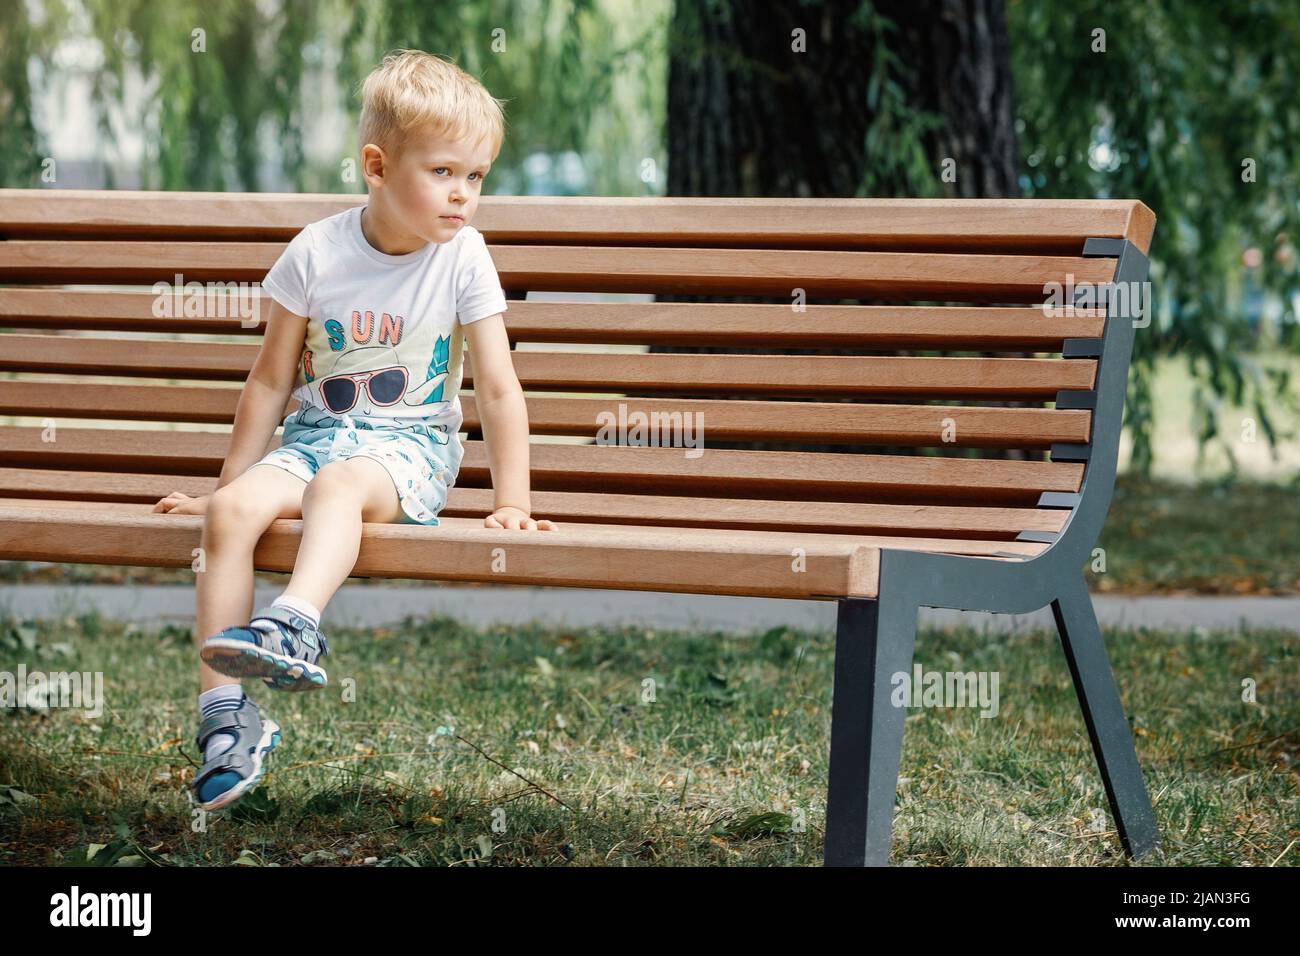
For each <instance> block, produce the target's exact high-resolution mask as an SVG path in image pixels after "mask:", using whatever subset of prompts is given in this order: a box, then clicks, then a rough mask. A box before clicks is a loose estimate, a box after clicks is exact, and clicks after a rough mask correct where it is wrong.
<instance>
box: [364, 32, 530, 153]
mask: <svg viewBox="0 0 1300 956" xmlns="http://www.w3.org/2000/svg"><path fill="white" fill-rule="evenodd" d="M505 102H506V101H505V100H498V99H497V98H496V97H494V96H492V94H491V93H489V92H488V91H487V89H486V88H485V87H484V86H483V84H482V83H480V82H479V81H478V80H477V79H475V78H474V77H472V76H470V75H469V74H468V73H466V72H465V71H464V70H462V69H461V68H460V67H459V66H457V65H456V64H455V63H452V62H451V61H450V60H445V59H443V58H441V57H437V56H434V55H433V54H431V53H425V52H423V51H421V50H396V51H394V52H392V53H389V54H388V55H387V56H385V57H384V59H383V62H382V63H380V64H379V66H377V67H375V68H374V70H372V71H371V72H370V75H369V76H367V77H366V79H365V82H364V83H362V85H361V123H360V130H359V133H360V138H361V143H360V145H361V146H365V145H366V144H367V143H374V144H375V145H376V146H378V147H379V148H380V149H382V150H384V151H385V152H386V153H389V154H390V155H391V156H396V155H397V154H398V153H399V152H400V151H401V147H402V143H403V141H404V140H405V138H406V134H407V133H408V132H410V131H411V130H412V129H414V128H416V127H420V126H428V127H431V128H432V129H433V130H434V131H435V132H436V133H439V134H445V135H448V136H450V137H451V138H452V139H456V140H469V141H470V142H473V143H476V144H477V143H479V142H481V141H484V140H486V141H487V143H488V144H489V145H490V146H491V149H492V160H493V161H495V160H496V158H497V154H498V153H500V151H501V142H502V140H503V139H504V138H505V116H504V114H503V113H502V111H501V107H502V105H503V104H504V103H505Z"/></svg>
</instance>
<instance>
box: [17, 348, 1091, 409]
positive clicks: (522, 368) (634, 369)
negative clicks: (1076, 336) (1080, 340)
mask: <svg viewBox="0 0 1300 956" xmlns="http://www.w3.org/2000/svg"><path fill="white" fill-rule="evenodd" d="M0 344H3V353H2V354H0V370H3V371H11V372H63V373H86V374H96V373H98V374H105V373H111V374H113V375H119V376H120V375H146V376H151V377H155V378H178V379H226V380H232V381H244V380H246V379H247V377H248V372H249V370H251V369H252V366H253V362H254V360H255V359H256V357H257V351H258V349H259V348H260V346H259V345H244V344H242V343H224V342H185V341H153V340H145V339H130V340H114V339H104V338H79V337H73V336H58V335H21V334H9V335H4V336H0ZM514 367H515V372H516V374H517V375H518V378H519V381H520V383H521V384H522V385H523V386H524V387H525V388H530V389H561V390H577V391H589V392H595V391H607V390H611V389H617V390H618V391H620V392H622V391H626V392H638V391H639V392H648V393H655V392H663V391H690V392H699V393H710V392H722V393H734V392H740V393H744V394H753V395H790V396H796V395H813V396H828V395H834V396H844V397H864V398H865V397H870V396H892V397H905V396H918V397H925V398H988V399H1003V398H1006V399H1032V398H1040V399H1053V398H1055V396H1056V392H1057V391H1059V390H1061V389H1088V388H1091V387H1092V384H1093V381H1094V379H1095V377H1096V369H1097V363H1096V361H1095V360H1093V359H1038V358H971V357H961V358H933V357H916V356H857V355H725V354H723V355H718V354H712V355H691V354H601V353H593V352H516V353H515V354H514ZM473 381H474V374H473V363H472V360H471V359H470V357H469V355H468V353H467V355H466V360H465V364H464V372H463V385H464V387H466V388H471V387H473Z"/></svg>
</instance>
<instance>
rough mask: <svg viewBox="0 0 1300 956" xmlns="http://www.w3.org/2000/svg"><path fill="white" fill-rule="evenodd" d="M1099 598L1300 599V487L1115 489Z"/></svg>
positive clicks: (1139, 484)
mask: <svg viewBox="0 0 1300 956" xmlns="http://www.w3.org/2000/svg"><path fill="white" fill-rule="evenodd" d="M1098 546H1099V547H1101V548H1103V549H1104V550H1105V552H1106V553H1105V561H1106V570H1105V572H1104V573H1097V572H1092V573H1091V574H1090V576H1089V583H1090V585H1091V587H1092V588H1093V589H1094V590H1097V591H1121V592H1125V593H1161V592H1163V593H1201V594H1300V484H1293V485H1290V486H1288V485H1280V484H1266V483H1260V482H1251V481H1238V482H1224V483H1213V482H1206V483H1203V484H1200V485H1186V484H1180V483H1177V482H1171V481H1149V482H1148V481H1131V480H1128V479H1124V478H1121V479H1120V480H1119V481H1118V482H1117V483H1116V486H1115V496H1114V498H1113V499H1112V500H1111V506H1110V511H1109V513H1108V514H1107V518H1106V524H1105V527H1104V528H1103V529H1102V533H1101V539H1100V541H1099V542H1098Z"/></svg>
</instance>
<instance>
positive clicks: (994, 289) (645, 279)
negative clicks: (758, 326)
mask: <svg viewBox="0 0 1300 956" xmlns="http://www.w3.org/2000/svg"><path fill="white" fill-rule="evenodd" d="M283 249H284V244H283V243H258V242H110V241H94V240H28V239H15V240H10V241H7V242H0V280H4V281H7V282H63V283H77V282H135V283H155V282H167V283H171V282H173V281H174V280H175V276H177V275H180V276H182V277H183V281H184V282H190V281H227V282H229V281H239V282H256V281H260V280H261V279H262V277H263V276H265V275H266V273H267V270H269V269H270V268H271V266H272V265H273V264H274V263H275V260H276V258H277V257H278V256H279V255H280V253H281V252H282V251H283ZM491 251H492V259H493V262H494V263H495V264H496V267H497V272H498V274H499V276H500V279H501V285H502V287H503V288H505V289H507V290H510V289H518V290H529V291H531V290H536V291H559V292H564V291H583V292H641V293H658V294H664V293H670V294H684V293H695V294H704V295H708V294H717V295H773V296H780V297H782V298H787V299H788V298H791V296H792V295H793V294H794V290H795V289H803V290H804V293H805V295H806V296H807V297H810V298H811V297H822V298H825V297H834V298H846V297H859V296H880V297H890V296H924V297H929V298H961V299H967V298H968V299H973V300H980V299H988V300H997V299H1005V300H1016V301H1040V302H1041V301H1042V300H1043V299H1044V297H1045V296H1044V291H1043V290H1044V287H1045V286H1046V285H1048V284H1049V283H1059V284H1061V285H1064V284H1066V283H1067V282H1068V281H1073V282H1074V283H1075V284H1076V285H1080V284H1082V283H1094V284H1102V283H1106V282H1109V281H1110V280H1111V279H1112V277H1113V276H1114V272H1115V264H1114V261H1113V260H1111V259H1096V258H1086V259H1085V258H1082V257H1078V256H1030V255H1026V256H1012V255H967V254H933V255H921V256H918V255H915V254H912V253H901V252H825V251H811V252H810V251H804V250H774V249H730V248H728V249H687V248H660V247H656V248H638V247H609V246H540V245H538V246H509V245H500V246H494V247H492V250H491Z"/></svg>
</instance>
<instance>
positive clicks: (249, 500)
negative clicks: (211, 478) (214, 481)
mask: <svg viewBox="0 0 1300 956" xmlns="http://www.w3.org/2000/svg"><path fill="white" fill-rule="evenodd" d="M264 513H265V506H264V505H262V504H261V503H259V502H258V501H256V500H255V496H253V495H250V494H248V493H247V491H244V492H241V491H240V490H238V489H236V488H235V487H234V486H233V485H226V486H224V487H222V488H218V489H217V490H216V491H214V492H213V493H212V497H211V498H210V499H209V500H208V510H207V524H208V526H209V527H210V528H211V529H212V530H214V531H216V532H218V533H223V534H229V533H238V532H239V531H249V532H256V533H257V534H259V535H260V534H261V533H262V532H263V531H265V530H266V529H265V528H258V527H257V524H258V522H259V521H261V520H262V518H263V516H264Z"/></svg>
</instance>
